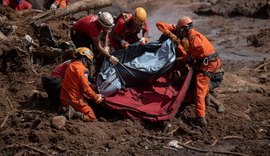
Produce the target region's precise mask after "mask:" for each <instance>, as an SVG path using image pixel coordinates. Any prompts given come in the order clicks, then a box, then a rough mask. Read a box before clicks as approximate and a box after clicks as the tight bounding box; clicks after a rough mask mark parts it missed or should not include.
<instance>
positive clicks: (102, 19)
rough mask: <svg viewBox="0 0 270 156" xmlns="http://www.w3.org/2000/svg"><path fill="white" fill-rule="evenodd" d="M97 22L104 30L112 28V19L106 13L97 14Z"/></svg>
mask: <svg viewBox="0 0 270 156" xmlns="http://www.w3.org/2000/svg"><path fill="white" fill-rule="evenodd" d="M98 21H99V23H100V24H101V25H102V26H103V27H105V28H112V27H113V26H114V23H113V22H114V20H113V17H112V15H111V14H110V13H108V12H99V14H98Z"/></svg>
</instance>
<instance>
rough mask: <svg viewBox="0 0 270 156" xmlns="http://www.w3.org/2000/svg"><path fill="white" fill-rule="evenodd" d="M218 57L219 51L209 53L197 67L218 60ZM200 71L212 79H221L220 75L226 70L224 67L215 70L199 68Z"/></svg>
mask: <svg viewBox="0 0 270 156" xmlns="http://www.w3.org/2000/svg"><path fill="white" fill-rule="evenodd" d="M218 58H219V55H218V53H214V54H211V55H208V56H206V57H205V58H203V59H202V61H200V62H198V66H197V67H200V65H201V63H202V64H203V65H205V66H208V65H209V62H217V61H218ZM198 72H201V73H203V75H204V76H208V77H209V78H210V79H217V78H218V79H219V78H220V76H223V74H224V70H223V69H222V68H219V69H216V70H215V71H214V72H210V71H203V70H198Z"/></svg>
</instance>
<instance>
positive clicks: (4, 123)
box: [0, 113, 9, 128]
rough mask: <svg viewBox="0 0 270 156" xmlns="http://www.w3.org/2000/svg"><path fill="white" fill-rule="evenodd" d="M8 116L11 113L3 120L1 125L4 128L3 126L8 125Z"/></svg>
mask: <svg viewBox="0 0 270 156" xmlns="http://www.w3.org/2000/svg"><path fill="white" fill-rule="evenodd" d="M8 117H9V113H7V115H6V117H5V119H4V120H3V122H2V123H1V126H0V127H1V128H3V127H4V126H5V125H6V123H7V120H8Z"/></svg>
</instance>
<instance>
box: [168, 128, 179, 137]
mask: <svg viewBox="0 0 270 156" xmlns="http://www.w3.org/2000/svg"><path fill="white" fill-rule="evenodd" d="M178 129H179V127H177V128H175V129H174V130H172V131H170V132H169V133H167V136H173V134H174V133H175V132H176V131H177V130H178Z"/></svg>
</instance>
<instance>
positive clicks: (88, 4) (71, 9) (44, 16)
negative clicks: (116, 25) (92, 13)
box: [31, 0, 112, 24]
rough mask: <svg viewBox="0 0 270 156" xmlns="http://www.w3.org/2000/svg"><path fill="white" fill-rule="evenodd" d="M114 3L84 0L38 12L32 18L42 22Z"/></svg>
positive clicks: (38, 22) (34, 20)
mask: <svg viewBox="0 0 270 156" xmlns="http://www.w3.org/2000/svg"><path fill="white" fill-rule="evenodd" d="M110 5H112V2H111V0H82V1H78V2H74V3H72V4H70V5H68V6H67V7H65V8H62V9H57V10H48V11H46V12H43V13H40V14H37V15H36V16H34V17H33V18H32V19H31V22H35V23H36V24H40V23H42V22H46V21H48V20H51V19H55V18H59V17H62V16H66V15H69V14H74V13H76V12H80V11H87V10H90V9H99V8H103V7H107V6H110Z"/></svg>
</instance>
